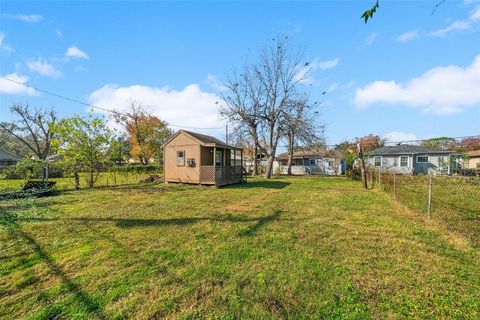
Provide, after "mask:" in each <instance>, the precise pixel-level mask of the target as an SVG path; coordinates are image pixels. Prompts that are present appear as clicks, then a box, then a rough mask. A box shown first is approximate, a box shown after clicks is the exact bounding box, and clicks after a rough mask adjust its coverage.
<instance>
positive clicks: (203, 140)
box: [163, 130, 242, 150]
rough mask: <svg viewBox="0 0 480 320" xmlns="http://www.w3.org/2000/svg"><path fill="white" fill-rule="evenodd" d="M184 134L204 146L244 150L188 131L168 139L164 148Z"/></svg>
mask: <svg viewBox="0 0 480 320" xmlns="http://www.w3.org/2000/svg"><path fill="white" fill-rule="evenodd" d="M182 133H184V134H188V135H189V136H191V137H193V138H194V139H195V140H197V141H198V142H199V143H200V144H201V145H202V146H206V147H222V148H229V149H237V150H240V149H242V148H239V147H235V146H232V145H229V144H226V143H225V142H223V141H221V140H219V139H217V138H215V137H212V136H208V135H206V134H201V133H197V132H192V131H187V130H179V131H177V132H176V133H175V134H174V135H172V136H171V137H170V138H168V140H167V141H166V142H165V143H164V144H163V146H166V145H167V144H168V143H169V142H170V141H172V140H173V139H175V137H177V136H178V135H180V134H182Z"/></svg>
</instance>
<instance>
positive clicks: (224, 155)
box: [163, 130, 244, 186]
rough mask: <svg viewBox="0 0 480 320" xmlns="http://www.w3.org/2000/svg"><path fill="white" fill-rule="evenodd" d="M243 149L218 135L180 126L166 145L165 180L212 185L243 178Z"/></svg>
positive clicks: (237, 181)
mask: <svg viewBox="0 0 480 320" xmlns="http://www.w3.org/2000/svg"><path fill="white" fill-rule="evenodd" d="M242 163H243V152H242V149H241V148H237V147H234V146H230V145H227V144H226V143H225V142H222V141H220V140H218V139H217V138H214V137H211V136H207V135H204V134H200V133H195V132H190V131H186V130H180V131H178V132H177V133H175V134H174V135H173V136H171V137H170V138H169V139H168V140H167V142H165V144H164V145H163V174H164V179H165V182H167V183H168V182H181V183H195V184H205V185H213V186H224V185H227V184H234V183H241V182H243V181H244V180H243V178H244V175H243V167H242Z"/></svg>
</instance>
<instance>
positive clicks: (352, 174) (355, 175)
mask: <svg viewBox="0 0 480 320" xmlns="http://www.w3.org/2000/svg"><path fill="white" fill-rule="evenodd" d="M345 176H346V177H347V178H350V179H352V180H360V179H361V178H362V173H361V172H360V168H357V167H353V168H351V169H348V170H347V172H345Z"/></svg>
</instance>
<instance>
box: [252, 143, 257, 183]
mask: <svg viewBox="0 0 480 320" xmlns="http://www.w3.org/2000/svg"><path fill="white" fill-rule="evenodd" d="M253 145H254V147H253V157H252V159H253V173H252V175H253V176H257V175H258V163H257V153H258V148H257V144H256V143H254V144H253Z"/></svg>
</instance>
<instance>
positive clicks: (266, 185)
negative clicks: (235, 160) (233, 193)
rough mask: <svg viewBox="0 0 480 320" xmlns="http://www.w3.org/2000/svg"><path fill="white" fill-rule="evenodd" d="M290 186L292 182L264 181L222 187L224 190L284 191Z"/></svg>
mask: <svg viewBox="0 0 480 320" xmlns="http://www.w3.org/2000/svg"><path fill="white" fill-rule="evenodd" d="M288 185H290V182H285V181H278V180H262V181H254V182H247V183H240V184H232V185H228V186H224V187H222V189H256V188H262V189H283V188H285V187H287V186H288Z"/></svg>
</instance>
